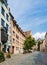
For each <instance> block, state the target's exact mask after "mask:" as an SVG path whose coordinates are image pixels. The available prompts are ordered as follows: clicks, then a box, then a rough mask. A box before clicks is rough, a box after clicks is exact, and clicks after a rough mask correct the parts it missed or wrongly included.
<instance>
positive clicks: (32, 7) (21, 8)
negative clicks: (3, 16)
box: [8, 0, 47, 34]
mask: <svg viewBox="0 0 47 65" xmlns="http://www.w3.org/2000/svg"><path fill="white" fill-rule="evenodd" d="M8 5H9V7H10V9H11V12H12V14H13V16H14V18H15V20H16V21H17V23H18V24H19V26H20V27H21V28H22V29H23V31H27V30H31V31H32V33H33V34H35V33H37V32H39V33H42V32H46V31H47V0H8Z"/></svg>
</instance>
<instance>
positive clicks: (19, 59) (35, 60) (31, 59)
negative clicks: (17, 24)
mask: <svg viewBox="0 0 47 65" xmlns="http://www.w3.org/2000/svg"><path fill="white" fill-rule="evenodd" d="M0 65H47V54H44V53H40V52H34V53H29V54H24V55H23V54H19V55H13V56H12V57H11V59H6V61H5V62H2V63H0Z"/></svg>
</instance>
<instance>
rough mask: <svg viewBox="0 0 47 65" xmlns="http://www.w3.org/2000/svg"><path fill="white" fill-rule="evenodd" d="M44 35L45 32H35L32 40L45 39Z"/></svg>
mask: <svg viewBox="0 0 47 65" xmlns="http://www.w3.org/2000/svg"><path fill="white" fill-rule="evenodd" d="M45 34H46V32H42V33H39V32H37V33H35V34H34V35H33V36H34V38H35V39H36V40H37V39H39V38H40V39H44V38H45Z"/></svg>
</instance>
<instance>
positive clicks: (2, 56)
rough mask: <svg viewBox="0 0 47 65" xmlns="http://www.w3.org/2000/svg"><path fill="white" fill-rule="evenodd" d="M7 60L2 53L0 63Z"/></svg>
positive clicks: (0, 53)
mask: <svg viewBox="0 0 47 65" xmlns="http://www.w3.org/2000/svg"><path fill="white" fill-rule="evenodd" d="M4 60H5V57H4V53H3V52H1V51H0V63H1V62H3V61H4Z"/></svg>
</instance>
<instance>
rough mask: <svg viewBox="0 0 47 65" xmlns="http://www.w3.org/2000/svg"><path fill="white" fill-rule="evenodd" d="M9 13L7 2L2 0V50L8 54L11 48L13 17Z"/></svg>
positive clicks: (0, 11)
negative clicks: (11, 21) (11, 22)
mask: <svg viewBox="0 0 47 65" xmlns="http://www.w3.org/2000/svg"><path fill="white" fill-rule="evenodd" d="M9 12H10V11H9V8H8V4H7V0H0V50H2V51H4V52H7V50H9V49H10V46H11V38H10V37H11V34H10V33H11V32H10V27H11V24H10V20H11V16H10V14H9ZM8 48H9V49H8Z"/></svg>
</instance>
